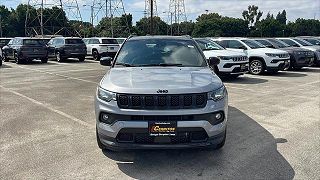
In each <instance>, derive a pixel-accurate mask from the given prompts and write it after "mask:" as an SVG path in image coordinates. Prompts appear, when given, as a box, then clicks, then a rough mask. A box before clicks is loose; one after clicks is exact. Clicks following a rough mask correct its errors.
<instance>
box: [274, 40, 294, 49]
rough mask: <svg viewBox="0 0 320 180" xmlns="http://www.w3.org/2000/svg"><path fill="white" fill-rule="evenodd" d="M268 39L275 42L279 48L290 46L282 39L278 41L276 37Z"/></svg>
mask: <svg viewBox="0 0 320 180" xmlns="http://www.w3.org/2000/svg"><path fill="white" fill-rule="evenodd" d="M269 41H271V42H272V43H274V44H276V45H277V46H278V47H279V48H286V47H290V45H288V44H286V43H284V42H282V41H279V40H277V39H269Z"/></svg>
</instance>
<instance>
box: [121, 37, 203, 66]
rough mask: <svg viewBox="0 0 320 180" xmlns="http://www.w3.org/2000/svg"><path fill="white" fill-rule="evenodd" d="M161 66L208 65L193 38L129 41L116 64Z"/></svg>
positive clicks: (122, 49)
mask: <svg viewBox="0 0 320 180" xmlns="http://www.w3.org/2000/svg"><path fill="white" fill-rule="evenodd" d="M117 64H118V65H124V64H125V65H126V66H160V65H163V64H167V65H179V66H189V67H203V66H206V62H205V59H204V57H203V56H202V55H201V53H200V51H199V50H198V48H197V47H196V45H195V44H194V41H192V40H179V39H142V40H130V41H127V42H126V43H125V44H124V45H123V48H121V50H120V52H119V55H118V57H117V59H116V63H115V65H117Z"/></svg>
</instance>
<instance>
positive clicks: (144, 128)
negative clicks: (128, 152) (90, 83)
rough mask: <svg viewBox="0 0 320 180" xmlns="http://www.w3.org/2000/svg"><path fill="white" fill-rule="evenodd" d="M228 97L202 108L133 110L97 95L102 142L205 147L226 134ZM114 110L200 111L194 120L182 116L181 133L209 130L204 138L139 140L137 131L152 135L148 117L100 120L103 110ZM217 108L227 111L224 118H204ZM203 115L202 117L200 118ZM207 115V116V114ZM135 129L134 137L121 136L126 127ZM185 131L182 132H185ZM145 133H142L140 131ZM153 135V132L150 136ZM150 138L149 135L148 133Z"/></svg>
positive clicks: (137, 113) (174, 113) (134, 146)
mask: <svg viewBox="0 0 320 180" xmlns="http://www.w3.org/2000/svg"><path fill="white" fill-rule="evenodd" d="M227 102H228V98H227V97H226V98H225V99H223V100H221V101H218V102H214V101H212V100H208V102H207V105H206V107H204V108H199V109H176V110H172V109H170V110H132V109H119V108H118V107H117V104H116V102H112V101H111V102H109V103H105V102H103V101H101V100H99V99H98V98H96V99H95V107H96V108H95V111H96V112H95V113H96V123H97V124H96V126H97V135H98V138H99V139H100V141H101V143H102V144H103V145H104V146H106V147H107V148H111V149H112V148H119V149H159V148H160V149H161V148H166V149H167V148H169V149H170V148H174V149H176V148H189V147H204V146H211V145H216V144H219V143H220V142H221V141H222V140H223V138H222V137H223V136H221V135H222V134H224V133H225V130H226V125H227V114H228V105H227V104H228V103H227ZM103 112H106V113H113V114H121V115H125V116H126V117H128V116H129V117H130V116H140V117H141V116H185V115H187V116H188V115H199V116H195V117H197V118H194V119H192V120H178V121H176V122H177V133H178V134H177V136H178V135H179V132H180V133H182V132H184V133H185V134H186V137H185V138H190V136H191V134H192V133H194V129H197V131H199V132H200V131H201V132H204V133H205V136H206V138H204V139H201V141H193V140H192V139H189V141H179V142H176V141H175V143H174V142H173V140H172V139H171V140H170V141H169V142H164V143H157V142H156V141H151V142H150V141H149V142H137V141H135V140H134V139H135V137H136V133H142V134H147V135H148V132H149V130H148V120H135V119H123V118H119V119H118V120H117V121H115V122H114V123H112V124H106V123H104V122H101V121H100V113H103ZM214 112H223V113H224V114H225V116H224V120H223V121H220V122H219V123H218V124H215V123H212V122H209V120H206V119H205V118H201V116H202V115H203V114H210V113H214ZM199 117H200V118H199ZM204 117H206V116H204ZM128 130H133V131H131V132H129V133H131V134H132V135H131V136H132V137H133V138H132V139H131V140H132V141H130V142H123V141H121V139H119V136H120V135H121V134H122V133H123V131H128ZM184 133H182V135H183V134H184ZM139 135H141V134H139ZM149 137H150V136H149ZM145 138H148V136H145Z"/></svg>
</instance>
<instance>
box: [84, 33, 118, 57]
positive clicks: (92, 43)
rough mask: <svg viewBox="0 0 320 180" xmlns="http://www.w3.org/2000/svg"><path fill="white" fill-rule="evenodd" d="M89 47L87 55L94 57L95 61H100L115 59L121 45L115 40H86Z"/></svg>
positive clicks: (96, 38)
mask: <svg viewBox="0 0 320 180" xmlns="http://www.w3.org/2000/svg"><path fill="white" fill-rule="evenodd" d="M83 41H84V43H85V44H86V46H87V54H88V55H92V57H93V59H94V60H100V58H101V57H104V56H109V57H114V56H115V55H116V53H117V52H118V50H119V47H120V46H119V44H118V42H117V40H116V39H115V38H108V37H93V38H84V39H83Z"/></svg>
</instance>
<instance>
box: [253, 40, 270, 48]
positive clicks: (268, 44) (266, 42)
mask: <svg viewBox="0 0 320 180" xmlns="http://www.w3.org/2000/svg"><path fill="white" fill-rule="evenodd" d="M255 41H257V42H258V43H260V44H262V45H264V46H266V47H270V48H274V47H273V44H272V43H270V42H269V41H267V40H263V39H257V40H255Z"/></svg>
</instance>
